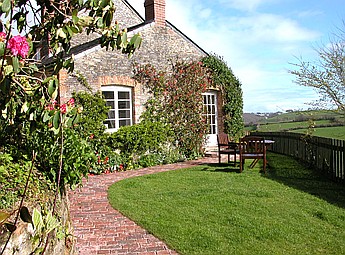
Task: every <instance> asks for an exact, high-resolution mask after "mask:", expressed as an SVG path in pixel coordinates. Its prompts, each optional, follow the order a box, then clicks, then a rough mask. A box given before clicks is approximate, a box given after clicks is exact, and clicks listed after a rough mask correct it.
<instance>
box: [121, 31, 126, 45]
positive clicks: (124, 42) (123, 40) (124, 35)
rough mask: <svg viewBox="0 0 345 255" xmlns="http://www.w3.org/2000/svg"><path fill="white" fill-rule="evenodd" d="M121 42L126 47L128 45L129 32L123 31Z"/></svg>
mask: <svg viewBox="0 0 345 255" xmlns="http://www.w3.org/2000/svg"><path fill="white" fill-rule="evenodd" d="M121 42H122V45H123V47H126V46H127V33H123V34H122V36H121Z"/></svg>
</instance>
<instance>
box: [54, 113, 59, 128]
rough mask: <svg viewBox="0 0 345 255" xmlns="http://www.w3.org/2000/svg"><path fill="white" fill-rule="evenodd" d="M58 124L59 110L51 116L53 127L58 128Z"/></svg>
mask: <svg viewBox="0 0 345 255" xmlns="http://www.w3.org/2000/svg"><path fill="white" fill-rule="evenodd" d="M59 125H60V111H57V112H56V113H55V115H54V118H53V127H54V128H55V129H59Z"/></svg>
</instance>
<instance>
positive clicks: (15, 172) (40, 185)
mask: <svg viewBox="0 0 345 255" xmlns="http://www.w3.org/2000/svg"><path fill="white" fill-rule="evenodd" d="M29 163H30V162H28V161H24V160H21V161H19V162H14V160H13V157H12V156H11V155H9V154H3V153H0V209H6V210H9V211H11V210H14V207H15V205H16V204H17V202H19V199H20V198H21V196H22V195H23V194H24V188H25V183H26V180H27V178H28V169H29V168H30V164H29ZM51 185H52V184H51V183H50V182H47V181H46V180H45V178H44V176H42V173H40V172H38V171H37V170H35V171H34V172H33V175H32V176H31V178H30V183H29V187H28V193H27V194H26V196H27V203H32V202H34V203H38V202H42V203H43V202H45V201H46V199H48V190H49V189H50V188H51Z"/></svg>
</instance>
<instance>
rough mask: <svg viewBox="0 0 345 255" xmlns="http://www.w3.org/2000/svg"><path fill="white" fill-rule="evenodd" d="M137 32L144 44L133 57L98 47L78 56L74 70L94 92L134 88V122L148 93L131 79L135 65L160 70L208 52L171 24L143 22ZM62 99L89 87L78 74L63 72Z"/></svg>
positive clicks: (61, 77)
mask: <svg viewBox="0 0 345 255" xmlns="http://www.w3.org/2000/svg"><path fill="white" fill-rule="evenodd" d="M136 32H140V33H141V35H142V38H143V43H142V46H141V48H140V49H138V50H137V51H136V52H135V54H134V56H133V57H132V58H131V59H129V58H128V57H127V56H126V55H124V54H122V53H120V52H119V51H106V50H105V49H101V48H100V47H99V46H95V47H94V48H91V49H89V50H87V51H84V52H82V53H80V54H77V55H76V59H75V73H80V74H82V75H83V76H84V77H85V78H86V81H87V83H88V85H89V86H90V87H91V88H92V90H93V92H96V91H98V90H100V89H101V86H106V85H125V86H130V87H133V95H134V98H133V99H134V103H133V105H134V106H135V109H133V110H134V111H133V112H134V114H135V116H134V122H137V121H138V118H139V116H140V114H141V113H142V112H143V110H144V108H143V104H144V103H145V102H146V100H147V98H148V95H147V94H146V93H145V92H144V91H143V88H142V87H141V86H140V84H136V82H135V81H134V80H133V79H132V76H133V71H132V70H133V65H134V64H135V63H139V64H148V63H150V64H152V65H154V66H155V67H157V68H158V69H159V70H165V69H169V67H171V63H172V62H174V61H177V60H184V61H190V60H196V59H200V58H201V57H203V56H205V53H204V52H203V51H202V50H200V49H199V48H198V47H196V46H195V45H194V44H193V43H192V42H191V41H189V40H187V39H186V38H185V37H184V36H183V35H182V34H181V33H179V31H177V30H176V29H174V28H173V27H171V26H168V25H167V26H166V27H161V26H160V27H159V26H155V25H154V23H150V24H146V25H143V26H142V27H141V28H139V29H138V30H137V31H136ZM60 81H61V84H62V88H61V91H60V95H61V98H62V101H66V100H68V98H69V97H70V96H71V93H72V92H74V91H80V90H86V88H85V87H83V86H82V85H81V84H80V83H79V82H78V81H77V80H76V78H75V77H73V76H67V75H66V73H64V72H62V73H60Z"/></svg>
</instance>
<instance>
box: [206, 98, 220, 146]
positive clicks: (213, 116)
mask: <svg viewBox="0 0 345 255" xmlns="http://www.w3.org/2000/svg"><path fill="white" fill-rule="evenodd" d="M203 100H204V114H205V115H206V119H207V124H208V130H209V131H208V134H207V141H206V147H212V146H217V130H218V112H217V93H216V92H206V93H203Z"/></svg>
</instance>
